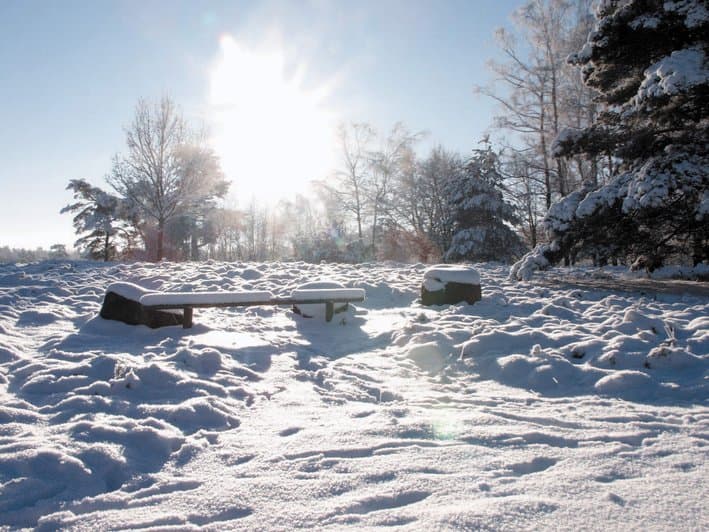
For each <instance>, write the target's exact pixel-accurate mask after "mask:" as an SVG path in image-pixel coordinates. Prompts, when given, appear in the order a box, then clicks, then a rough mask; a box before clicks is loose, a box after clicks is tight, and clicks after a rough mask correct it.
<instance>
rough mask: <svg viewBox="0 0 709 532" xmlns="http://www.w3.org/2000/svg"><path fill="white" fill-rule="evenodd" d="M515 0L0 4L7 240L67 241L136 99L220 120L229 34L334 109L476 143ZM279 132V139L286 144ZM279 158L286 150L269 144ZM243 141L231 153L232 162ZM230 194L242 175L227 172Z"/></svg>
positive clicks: (27, 243) (341, 116)
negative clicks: (217, 81)
mask: <svg viewBox="0 0 709 532" xmlns="http://www.w3.org/2000/svg"><path fill="white" fill-rule="evenodd" d="M519 3H520V2H518V1H513V0H497V1H491V0H480V1H472V0H468V1H453V0H450V1H439V2H435V1H419V2H415V1H393V0H392V1H385V0H381V1H378V2H376V1H375V2H366V1H345V0H340V1H327V0H312V1H291V2H269V1H259V2H252V1H242V2H238V1H237V2H234V1H229V2H207V1H202V2H200V1H190V2H168V1H142V2H138V1H130V2H118V1H115V2H104V1H96V2H89V1H85V2H71V1H66V0H64V1H62V2H47V1H32V0H27V1H19V0H17V1H15V0H5V1H3V2H0V65H2V70H3V79H2V83H1V84H0V117H2V127H1V128H0V190H1V191H2V197H3V201H2V204H1V205H2V208H0V246H2V245H10V246H12V247H35V246H44V247H48V246H49V245H51V244H53V243H65V244H71V243H72V242H73V240H74V238H75V237H74V235H73V231H72V227H71V217H70V216H69V215H60V214H59V210H60V209H61V208H62V207H63V206H64V205H66V204H67V203H69V202H70V201H71V195H70V194H69V192H68V191H66V190H65V187H66V184H67V183H68V181H69V180H70V179H73V178H84V179H88V180H89V181H91V182H93V183H95V184H97V185H102V184H103V176H104V175H105V174H106V173H107V172H108V170H109V168H110V164H111V158H112V156H113V155H114V154H115V153H117V152H119V151H122V150H123V149H124V132H123V129H122V128H123V127H124V126H125V125H126V124H128V123H129V122H130V119H131V117H132V113H133V108H134V106H135V103H136V101H137V100H138V99H139V98H147V99H158V98H160V97H161V96H162V95H164V94H169V95H170V96H171V97H172V98H173V99H174V100H175V101H176V102H177V103H178V104H179V105H180V107H181V108H182V110H183V111H184V113H185V115H186V116H187V117H189V118H190V119H192V120H193V121H195V122H201V123H204V124H206V125H207V127H210V128H211V126H212V125H213V122H214V113H213V111H214V109H213V105H212V103H210V90H211V89H212V83H213V77H212V73H213V71H214V69H215V67H216V65H217V64H219V61H220V57H222V56H223V53H222V52H223V50H222V49H221V48H220V43H223V38H224V36H229V38H230V39H233V41H234V42H236V43H238V44H239V45H240V46H242V47H244V48H245V49H248V50H250V51H252V52H253V53H254V54H259V53H261V51H264V50H268V51H273V50H275V49H278V52H279V53H280V54H281V55H282V57H283V59H284V71H285V74H284V76H285V77H286V79H290V78H291V77H295V76H296V72H300V73H301V74H302V75H301V76H300V77H298V80H299V81H298V87H299V89H298V90H301V91H302V92H303V93H304V94H306V93H309V92H312V91H317V90H318V89H319V88H322V87H326V88H327V90H326V91H325V93H324V96H323V97H322V98H321V99H320V101H319V103H318V105H321V106H322V107H323V108H326V109H327V111H328V113H329V115H328V116H330V117H331V118H334V119H336V120H343V121H367V122H370V123H372V124H373V125H375V126H376V127H377V128H379V129H382V130H385V129H388V128H389V127H391V126H392V125H393V124H394V123H395V122H397V121H403V122H404V123H405V124H406V125H408V126H409V127H410V128H411V129H412V130H426V131H428V133H429V134H428V137H427V139H426V141H425V142H424V143H423V146H422V149H424V150H425V149H427V148H428V147H429V146H430V145H433V144H437V143H440V144H443V145H444V146H446V147H448V148H450V149H455V150H459V151H461V152H467V151H468V150H469V149H470V148H472V146H473V145H474V143H475V142H476V141H477V140H478V139H479V138H480V136H481V135H482V134H483V132H484V131H485V129H486V128H487V127H488V126H489V125H490V122H491V117H492V115H493V113H494V110H495V108H494V106H493V104H492V103H491V102H489V101H486V100H485V99H483V98H482V97H478V96H476V95H474V94H473V90H472V87H473V86H474V85H475V84H484V83H486V82H487V81H488V80H489V79H490V74H489V72H488V71H487V69H486V67H485V63H486V61H487V60H488V59H489V58H491V57H494V56H495V55H496V49H495V45H494V41H493V37H492V36H493V32H494V29H495V28H496V27H499V26H501V25H508V24H509V16H510V14H511V12H512V11H513V10H514V9H515V8H516V7H517V6H518V5H519ZM255 57H259V56H258V55H255ZM281 141H282V140H281ZM273 151H274V154H277V153H278V152H279V146H277V145H274V146H273ZM239 153H240V152H239V147H237V146H235V147H234V151H233V153H231V154H230V155H231V156H233V157H234V158H237V159H238V156H239ZM225 170H227V177H230V178H232V179H233V180H234V185H235V186H234V196H233V197H232V199H231V201H238V200H239V199H242V200H243V197H242V198H239V193H238V191H240V190H242V191H243V190H247V188H248V186H247V184H245V183H240V180H248V179H249V178H248V176H230V175H229V172H228V168H225Z"/></svg>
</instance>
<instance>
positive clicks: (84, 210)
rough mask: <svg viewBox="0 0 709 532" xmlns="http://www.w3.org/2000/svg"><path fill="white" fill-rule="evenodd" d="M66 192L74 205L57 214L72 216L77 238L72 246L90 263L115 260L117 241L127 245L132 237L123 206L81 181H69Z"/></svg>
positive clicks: (126, 211) (117, 199) (124, 205)
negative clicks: (124, 240) (69, 191)
mask: <svg viewBox="0 0 709 532" xmlns="http://www.w3.org/2000/svg"><path fill="white" fill-rule="evenodd" d="M66 188H67V190H72V191H73V194H74V199H75V200H76V201H75V202H74V203H72V204H70V205H67V206H66V207H64V208H63V209H62V210H61V213H66V212H72V213H76V215H75V216H74V220H73V224H74V229H75V231H76V233H77V235H81V236H80V237H79V239H78V240H77V241H76V242H75V244H74V246H75V247H76V248H78V249H80V250H81V252H82V254H83V255H86V256H88V257H90V258H92V259H103V260H104V261H109V260H113V259H115V258H116V257H117V255H118V243H117V240H118V239H120V238H124V239H126V240H127V241H128V242H130V241H131V240H132V239H133V238H134V237H135V235H134V230H133V228H132V226H131V223H130V221H129V218H130V212H129V210H128V209H127V205H126V204H125V202H123V201H122V200H121V199H120V198H118V197H116V196H113V195H111V194H109V193H107V192H105V191H103V190H101V189H100V188H98V187H94V186H93V185H91V184H89V183H88V182H86V181H84V180H83V179H72V180H71V181H69V185H68V186H67V187H66Z"/></svg>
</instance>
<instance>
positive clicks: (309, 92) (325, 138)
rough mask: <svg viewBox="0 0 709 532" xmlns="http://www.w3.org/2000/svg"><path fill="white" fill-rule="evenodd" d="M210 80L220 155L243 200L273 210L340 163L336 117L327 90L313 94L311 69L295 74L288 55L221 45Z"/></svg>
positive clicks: (225, 40) (226, 39) (226, 40)
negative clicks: (336, 148) (267, 204)
mask: <svg viewBox="0 0 709 532" xmlns="http://www.w3.org/2000/svg"><path fill="white" fill-rule="evenodd" d="M220 46H221V50H220V56H219V59H218V61H217V62H216V64H215V65H214V67H213V69H212V72H211V77H210V82H211V83H210V103H211V105H212V109H213V113H214V116H213V118H214V121H215V122H216V125H217V132H216V138H215V146H216V149H217V151H218V153H219V155H220V156H221V159H222V164H223V167H224V171H225V173H226V175H227V177H228V178H230V179H232V180H233V182H234V189H235V190H234V191H235V193H236V195H237V197H238V198H239V199H240V200H245V201H249V200H250V199H251V198H252V197H255V198H256V199H257V200H258V201H262V202H272V201H275V200H277V199H279V198H282V197H288V196H292V195H293V194H294V193H296V192H301V191H302V192H304V191H305V190H306V188H307V186H308V183H309V181H311V180H313V179H320V178H323V177H324V176H325V175H326V174H327V173H328V172H329V171H330V170H331V168H332V166H333V161H334V144H335V142H334V127H335V121H336V117H335V114H334V113H333V112H331V111H329V110H327V109H326V108H325V105H324V101H325V98H326V97H327V95H328V93H329V88H328V85H327V84H323V85H322V86H319V87H314V88H311V87H306V86H305V83H304V75H305V65H304V64H301V65H299V66H298V68H296V69H295V71H294V73H292V74H289V70H288V69H287V65H286V60H285V56H284V52H283V51H282V50H274V49H271V50H268V51H260V50H254V49H250V48H247V47H246V46H244V45H242V44H241V43H239V42H237V41H236V40H235V39H234V38H233V37H231V36H228V35H225V36H223V37H222V38H221V40H220Z"/></svg>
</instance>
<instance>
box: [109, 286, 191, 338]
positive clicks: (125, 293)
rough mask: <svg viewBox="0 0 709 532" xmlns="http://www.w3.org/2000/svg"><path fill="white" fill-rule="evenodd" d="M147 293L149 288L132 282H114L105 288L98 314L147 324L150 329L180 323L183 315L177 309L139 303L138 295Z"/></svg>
mask: <svg viewBox="0 0 709 532" xmlns="http://www.w3.org/2000/svg"><path fill="white" fill-rule="evenodd" d="M149 293H150V291H149V290H145V289H144V288H142V287H140V286H138V285H134V284H132V283H114V284H112V285H110V286H109V287H108V288H107V289H106V295H105V296H104V298H103V305H102V306H101V313H100V314H99V315H100V316H101V317H102V318H103V319H105V320H116V321H122V322H123V323H127V324H129V325H147V326H148V327H150V328H151V329H156V328H158V327H167V326H170V325H182V321H183V316H182V312H181V311H179V310H177V311H175V310H154V309H147V308H145V307H144V306H143V305H141V304H140V303H139V300H140V296H142V295H144V294H149Z"/></svg>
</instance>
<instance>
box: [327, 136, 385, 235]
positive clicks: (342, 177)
mask: <svg viewBox="0 0 709 532" xmlns="http://www.w3.org/2000/svg"><path fill="white" fill-rule="evenodd" d="M338 134H339V140H340V148H341V150H342V151H341V156H342V169H341V170H339V171H338V172H336V173H335V178H336V183H335V186H333V187H329V186H328V189H329V190H330V191H331V192H332V193H333V194H334V195H335V196H336V197H337V198H338V199H339V203H340V204H341V205H342V207H343V208H344V209H345V210H346V211H348V212H350V213H351V214H352V215H353V216H354V217H355V222H356V225H357V236H358V238H359V239H360V240H362V239H363V237H364V234H363V231H362V225H363V223H364V213H365V208H366V197H365V190H364V189H365V181H366V179H367V173H368V169H369V165H370V152H371V142H372V140H373V139H374V137H375V132H374V129H372V127H371V126H370V125H369V124H366V123H354V124H351V125H350V126H346V125H344V124H341V125H340V127H339V130H338Z"/></svg>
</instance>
